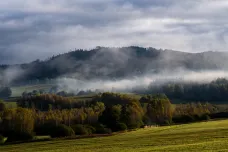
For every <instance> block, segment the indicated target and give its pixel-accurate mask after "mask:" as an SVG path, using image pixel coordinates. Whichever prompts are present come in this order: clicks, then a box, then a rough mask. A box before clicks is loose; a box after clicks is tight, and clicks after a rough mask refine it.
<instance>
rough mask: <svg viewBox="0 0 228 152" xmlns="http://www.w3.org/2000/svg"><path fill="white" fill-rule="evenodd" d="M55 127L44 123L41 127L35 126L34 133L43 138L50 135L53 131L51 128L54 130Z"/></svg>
mask: <svg viewBox="0 0 228 152" xmlns="http://www.w3.org/2000/svg"><path fill="white" fill-rule="evenodd" d="M55 127H56V125H55V124H53V123H45V124H42V125H38V126H35V129H34V131H35V133H36V134H37V135H40V136H43V135H50V134H51V132H52V131H53V128H55Z"/></svg>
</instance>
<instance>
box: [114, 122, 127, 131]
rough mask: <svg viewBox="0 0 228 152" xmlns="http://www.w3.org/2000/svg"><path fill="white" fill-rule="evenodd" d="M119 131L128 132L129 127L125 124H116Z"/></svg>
mask: <svg viewBox="0 0 228 152" xmlns="http://www.w3.org/2000/svg"><path fill="white" fill-rule="evenodd" d="M116 130H117V131H125V130H127V125H126V124H125V123H117V124H116Z"/></svg>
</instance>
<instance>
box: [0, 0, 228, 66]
mask: <svg viewBox="0 0 228 152" xmlns="http://www.w3.org/2000/svg"><path fill="white" fill-rule="evenodd" d="M227 14H228V0H1V1H0V55H1V56H3V57H4V58H1V60H0V63H21V62H28V61H31V60H34V59H37V58H40V59H44V58H47V56H51V55H53V54H58V53H62V52H68V51H69V50H71V49H74V48H87V49H90V48H93V47H96V46H128V45H139V46H143V47H149V46H151V47H155V48H164V49H173V50H179V51H187V52H202V51H209V50H213V51H228V37H227V32H228V30H227V28H228V19H227Z"/></svg>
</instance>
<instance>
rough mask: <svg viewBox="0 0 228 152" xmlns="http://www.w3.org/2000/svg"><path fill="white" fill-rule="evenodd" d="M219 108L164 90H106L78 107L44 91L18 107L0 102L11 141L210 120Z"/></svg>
mask: <svg viewBox="0 0 228 152" xmlns="http://www.w3.org/2000/svg"><path fill="white" fill-rule="evenodd" d="M35 97H36V98H35ZM70 105H71V106H70ZM219 112H220V109H219V108H218V107H216V106H214V105H211V104H209V103H205V104H203V103H197V104H196V103H192V104H180V105H173V104H171V101H170V100H169V98H168V97H167V96H166V95H164V94H154V95H145V96H143V97H141V98H140V99H137V98H135V97H133V96H131V95H126V94H118V93H109V92H106V93H102V94H98V95H97V96H95V97H94V98H93V99H92V100H91V101H90V102H88V104H87V105H80V106H78V107H77V108H76V107H72V103H71V101H70V99H69V98H66V97H61V96H57V95H50V94H44V95H39V96H34V97H27V98H23V97H22V99H21V100H20V101H18V108H10V109H9V108H6V107H4V103H0V118H1V119H0V120H1V121H0V134H2V135H3V136H5V137H8V139H7V141H8V142H11V141H18V140H31V139H32V138H33V137H34V135H50V136H51V137H53V138H54V137H66V136H75V135H88V134H110V133H111V132H112V131H114V132H115V131H124V130H127V129H135V128H141V127H144V126H145V125H170V124H173V123H188V122H193V121H202V120H208V119H209V118H210V116H211V115H213V114H217V113H219Z"/></svg>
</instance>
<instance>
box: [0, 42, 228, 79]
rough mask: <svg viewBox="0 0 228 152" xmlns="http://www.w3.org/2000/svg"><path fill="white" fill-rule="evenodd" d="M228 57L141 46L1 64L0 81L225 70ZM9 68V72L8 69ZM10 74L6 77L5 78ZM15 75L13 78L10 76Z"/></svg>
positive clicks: (100, 77) (113, 76)
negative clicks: (16, 63)
mask: <svg viewBox="0 0 228 152" xmlns="http://www.w3.org/2000/svg"><path fill="white" fill-rule="evenodd" d="M226 65H228V54H227V53H224V52H203V53H185V52H178V51H172V50H161V49H155V48H142V47H135V46H131V47H122V48H107V47H97V48H95V49H92V50H75V51H71V52H69V53H65V54H61V55H57V56H53V57H51V58H49V59H47V60H45V61H40V60H36V61H34V62H32V63H27V64H21V65H1V66H0V69H1V75H2V76H1V80H2V82H4V83H6V82H12V81H11V80H13V81H14V82H17V83H18V82H23V81H28V80H39V81H41V80H43V81H44V80H47V79H53V78H57V77H60V76H68V77H74V78H78V79H96V78H99V79H113V78H114V79H118V78H123V77H132V76H137V75H141V74H145V73H148V72H150V73H156V72H160V71H163V70H173V69H178V68H182V69H187V70H196V71H197V70H216V69H220V70H223V69H227V67H228V66H226ZM9 69H10V70H9ZM8 75H10V77H8ZM13 76H15V77H13Z"/></svg>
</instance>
